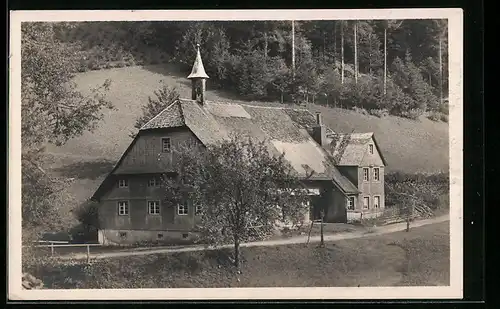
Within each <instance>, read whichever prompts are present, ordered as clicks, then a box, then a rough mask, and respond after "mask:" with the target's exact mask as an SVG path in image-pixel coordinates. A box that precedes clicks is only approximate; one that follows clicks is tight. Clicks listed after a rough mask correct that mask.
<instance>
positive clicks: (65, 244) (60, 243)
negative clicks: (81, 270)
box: [34, 240, 102, 263]
mask: <svg viewBox="0 0 500 309" xmlns="http://www.w3.org/2000/svg"><path fill="white" fill-rule="evenodd" d="M35 243H48V244H47V245H35V246H34V247H35V248H50V256H54V253H55V248H67V247H80V248H85V247H86V248H87V263H88V262H90V247H102V245H101V244H70V243H69V242H68V241H55V240H54V241H52V240H39V241H35Z"/></svg>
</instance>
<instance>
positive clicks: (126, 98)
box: [48, 65, 448, 201]
mask: <svg viewBox="0 0 500 309" xmlns="http://www.w3.org/2000/svg"><path fill="white" fill-rule="evenodd" d="M108 78H109V79H111V81H112V84H111V88H110V91H109V93H108V99H109V100H111V101H112V102H113V104H114V105H115V107H116V110H114V111H105V116H104V120H103V122H102V123H101V125H100V126H99V127H98V128H97V129H96V130H95V132H93V133H90V132H86V133H85V134H84V135H82V136H80V137H78V138H75V139H72V140H70V141H69V142H68V143H67V144H66V145H64V146H62V147H55V146H50V147H48V152H49V153H50V154H51V155H52V156H53V158H52V159H53V161H52V162H51V163H52V164H51V166H52V168H53V171H54V172H56V173H58V174H60V175H63V176H66V177H70V178H74V180H73V183H72V191H73V194H74V195H75V198H76V200H77V201H83V200H84V199H86V198H88V197H90V195H91V194H92V192H93V190H95V189H96V188H97V186H98V185H99V182H100V181H101V180H102V179H103V177H104V176H105V174H106V173H107V172H109V170H110V169H111V168H112V166H113V165H114V163H115V162H116V160H118V159H119V157H120V156H121V154H122V153H123V152H124V151H125V149H126V148H127V146H128V145H129V143H130V142H131V140H132V139H131V138H130V137H129V134H130V132H132V130H133V125H134V123H135V119H136V117H138V116H139V115H140V112H141V106H142V105H143V104H145V103H146V102H147V98H148V96H151V95H153V91H154V90H156V89H158V88H159V87H160V85H161V83H162V82H164V83H166V84H168V85H170V86H174V87H176V88H177V91H178V92H179V93H180V95H181V97H187V98H188V97H190V93H191V90H190V83H189V80H187V79H186V77H185V76H184V74H180V73H179V70H177V69H176V68H175V66H173V65H156V66H145V67H139V66H135V67H126V68H114V69H107V70H98V71H89V72H85V73H81V74H78V75H77V77H76V79H75V81H76V83H77V84H78V87H79V88H80V90H81V91H82V92H83V93H88V91H89V90H90V89H91V88H92V87H95V86H97V85H98V84H101V83H102V82H104V80H105V79H108ZM207 87H208V93H207V98H208V100H213V101H217V100H219V101H220V100H222V101H236V99H235V97H234V96H233V95H231V94H228V93H224V92H221V91H213V90H211V89H210V80H209V81H208V83H207ZM239 102H242V101H239ZM245 103H247V104H250V103H249V102H245ZM251 104H266V105H269V104H273V105H280V104H279V103H258V102H253V103H251ZM307 108H308V109H309V110H311V111H312V112H316V111H321V112H322V114H323V118H324V122H325V124H326V125H328V126H329V127H330V128H331V129H333V130H334V131H339V132H351V131H352V130H355V131H357V132H363V131H373V132H375V135H376V137H377V140H378V142H379V144H380V147H381V148H382V151H383V153H384V156H385V158H386V160H387V162H388V164H389V166H388V170H389V171H404V172H430V173H433V172H437V171H447V170H448V124H447V123H443V122H433V121H430V120H428V119H425V118H423V117H421V120H420V121H413V120H409V119H405V118H400V117H395V116H388V117H385V118H377V117H375V116H371V115H362V114H360V113H357V112H354V111H351V110H344V109H340V108H327V107H323V106H318V105H309V106H307Z"/></svg>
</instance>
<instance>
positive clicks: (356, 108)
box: [352, 106, 369, 115]
mask: <svg viewBox="0 0 500 309" xmlns="http://www.w3.org/2000/svg"><path fill="white" fill-rule="evenodd" d="M352 110H353V111H355V112H357V113H360V114H363V115H368V114H369V113H368V111H367V110H366V109H364V108H362V107H357V106H354V107H353V108H352Z"/></svg>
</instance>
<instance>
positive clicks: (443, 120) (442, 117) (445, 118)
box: [441, 114, 448, 122]
mask: <svg viewBox="0 0 500 309" xmlns="http://www.w3.org/2000/svg"><path fill="white" fill-rule="evenodd" d="M441 121H442V122H448V115H445V114H441Z"/></svg>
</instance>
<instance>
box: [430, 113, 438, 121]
mask: <svg viewBox="0 0 500 309" xmlns="http://www.w3.org/2000/svg"><path fill="white" fill-rule="evenodd" d="M427 118H428V119H429V120H432V121H439V120H441V114H440V113H438V112H430V113H429V115H427Z"/></svg>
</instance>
